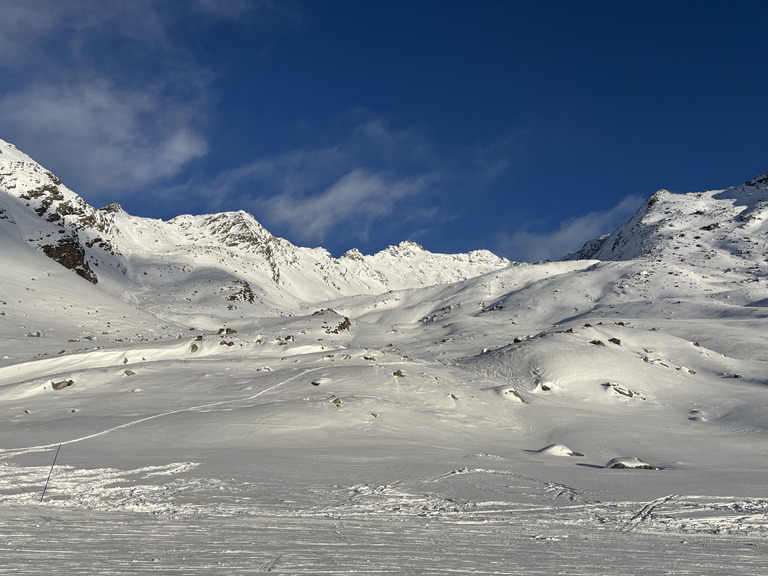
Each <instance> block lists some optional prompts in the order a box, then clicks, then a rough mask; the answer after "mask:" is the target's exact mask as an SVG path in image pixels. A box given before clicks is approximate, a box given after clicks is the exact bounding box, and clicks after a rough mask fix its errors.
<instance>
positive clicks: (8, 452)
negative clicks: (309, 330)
mask: <svg viewBox="0 0 768 576" xmlns="http://www.w3.org/2000/svg"><path fill="white" fill-rule="evenodd" d="M321 368H322V366H318V367H317V368H309V369H307V370H304V371H303V372H300V373H299V374H296V375H294V376H291V377H290V378H287V379H285V380H283V381H281V382H278V383H277V384H275V385H274V386H270V387H269V388H266V389H264V390H262V391H261V392H257V393H256V394H253V395H251V396H248V397H246V398H236V399H230V400H221V401H219V402H209V403H207V404H200V405H199V406H189V407H187V408H179V409H177V410H169V411H168V412H162V413H160V414H153V415H152V416H146V417H144V418H139V419H138V420H131V421H130V422H126V423H124V424H120V425H119V426H114V427H112V428H107V429H106V430H102V431H101V432H95V433H93V434H88V435H87V436H82V437H80V438H72V439H71V440H64V441H63V442H54V443H53V444H44V445H40V446H28V447H26V448H0V460H3V459H6V458H12V457H14V456H20V455H21V454H29V453H32V452H42V451H44V450H52V449H53V448H57V447H58V446H65V445H67V444H75V443H77V442H83V441H85V440H90V439H92V438H98V437H99V436H105V435H106V434H110V433H111V432H116V431H117V430H122V429H123V428H128V427H129V426H134V425H136V424H142V423H143V422H148V421H149V420H155V419H157V418H163V417H165V416H171V415H173V414H180V413H182V412H196V411H198V410H204V409H207V408H213V407H215V406H221V405H224V404H231V403H233V402H247V401H249V400H253V399H254V398H258V397H259V396H261V395H263V394H266V393H267V392H271V391H272V390H275V389H276V388H279V387H280V386H283V385H285V384H288V383H289V382H291V381H293V380H296V379H297V378H301V377H302V376H305V375H306V374H308V373H310V372H315V371H317V370H320V369H321Z"/></svg>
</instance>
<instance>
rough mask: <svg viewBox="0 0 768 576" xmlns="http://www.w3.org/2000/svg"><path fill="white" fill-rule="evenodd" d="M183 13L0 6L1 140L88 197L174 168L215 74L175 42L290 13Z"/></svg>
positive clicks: (192, 152) (229, 2)
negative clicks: (223, 25)
mask: <svg viewBox="0 0 768 576" xmlns="http://www.w3.org/2000/svg"><path fill="white" fill-rule="evenodd" d="M187 8H188V9H186V10H185V9H179V6H178V5H175V4H174V5H171V4H168V3H162V2H154V1H153V0H133V1H131V2H103V1H101V0H67V1H66V2H61V1H59V0H35V1H34V2H30V1H29V0H8V1H7V2H4V4H3V8H2V17H0V75H2V76H4V82H3V85H2V86H0V128H1V129H2V134H3V137H4V138H6V139H9V140H12V141H14V142H15V143H16V144H17V145H19V146H21V147H22V148H23V149H25V150H27V151H28V152H29V153H31V154H33V156H34V157H35V158H37V159H38V160H40V161H41V162H43V163H44V164H46V166H48V167H49V168H52V169H54V170H56V171H59V170H58V168H59V167H61V169H62V170H69V173H68V174H66V182H67V183H68V184H69V185H70V186H72V187H73V188H75V189H76V190H77V191H78V192H79V193H81V194H83V195H85V196H86V197H87V198H88V199H89V200H91V201H97V200H101V199H106V198H108V197H112V198H113V197H114V195H115V192H131V193H141V190H142V189H143V188H149V187H150V186H151V185H159V184H160V183H161V182H162V181H167V180H168V179H169V178H172V177H174V176H176V175H178V174H179V173H180V172H181V171H182V170H184V168H185V167H186V166H187V165H188V164H189V163H190V162H191V161H193V160H195V159H197V158H200V157H201V156H203V155H205V154H206V153H207V150H208V148H209V144H208V140H207V133H208V130H207V128H208V127H209V126H210V124H211V122H212V117H213V114H214V102H215V101H216V94H215V87H214V82H215V80H216V77H217V74H216V71H215V70H213V69H212V68H211V64H210V63H206V62H204V61H202V60H201V58H200V57H199V55H198V54H196V51H195V48H194V47H193V46H192V45H191V44H190V43H189V42H186V41H179V38H189V37H190V36H191V35H193V34H190V32H194V30H192V29H199V30H200V31H204V30H205V28H206V27H207V26H209V25H212V24H215V23H216V22H226V23H227V25H230V26H232V25H238V22H239V21H240V19H242V18H244V17H246V16H247V17H249V18H251V19H260V20H264V21H267V20H270V18H272V17H276V16H275V15H284V17H283V19H286V18H288V19H290V18H293V17H294V16H295V14H296V11H295V6H293V4H292V3H291V2H287V3H282V2H281V3H274V2H272V1H271V0H254V1H245V0H217V1H216V2H211V1H209V0H196V1H195V2H194V3H192V2H191V3H190V4H189V6H188V7H187ZM273 19H274V18H273ZM181 32H183V34H182V33H181ZM61 176H62V177H64V176H65V174H61Z"/></svg>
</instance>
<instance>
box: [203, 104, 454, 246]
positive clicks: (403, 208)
mask: <svg viewBox="0 0 768 576" xmlns="http://www.w3.org/2000/svg"><path fill="white" fill-rule="evenodd" d="M357 119H358V120H359V122H358V123H356V124H354V125H352V126H349V127H348V129H347V130H345V132H344V133H343V134H340V135H339V138H338V141H337V143H336V144H334V145H333V146H327V147H318V148H314V149H313V148H306V149H298V150H291V151H288V152H284V153H281V154H274V155H269V156H264V157H261V158H257V159H255V160H253V161H251V162H249V163H246V164H243V165H242V166H239V167H236V168H233V169H230V170H226V171H224V172H222V173H221V174H219V175H218V176H217V177H216V178H214V179H212V180H211V181H209V182H206V183H198V184H196V185H195V186H194V187H193V191H194V194H195V195H196V196H197V198H199V199H200V200H201V201H202V202H203V203H204V204H205V207H206V210H207V211H219V210H224V209H234V208H246V209H248V210H250V211H251V212H253V213H254V214H256V215H257V218H259V219H260V220H262V221H263V222H264V223H265V225H267V227H268V228H270V229H276V230H278V231H282V233H284V234H287V235H290V238H291V239H292V240H294V241H298V242H322V241H324V240H326V239H328V237H329V236H330V234H331V232H332V231H334V230H337V229H338V228H339V227H341V226H343V230H344V236H345V238H346V240H347V241H355V240H367V238H368V237H369V234H370V232H371V230H373V229H374V228H376V229H377V230H381V229H383V228H386V227H387V225H386V219H387V218H389V217H392V216H393V215H395V214H397V215H398V216H397V218H396V220H397V221H398V222H399V223H402V222H407V221H409V220H413V219H417V218H419V217H423V216H424V215H425V214H426V213H428V212H430V213H434V211H433V210H432V208H431V207H427V206H426V204H427V202H425V198H427V197H429V196H430V194H432V193H433V192H434V191H435V186H437V185H439V183H440V182H443V181H444V180H445V179H446V178H447V175H446V172H445V170H444V169H443V168H442V167H441V166H440V165H439V164H437V163H435V162H432V161H431V159H430V158H429V154H428V151H427V149H428V147H429V144H428V141H427V139H426V138H425V137H424V136H423V135H420V134H418V132H417V131H415V130H395V129H392V128H391V127H390V126H389V125H388V124H387V122H385V121H384V120H382V119H381V118H378V117H376V116H372V115H369V116H367V117H365V118H357ZM403 158H407V161H404V160H403Z"/></svg>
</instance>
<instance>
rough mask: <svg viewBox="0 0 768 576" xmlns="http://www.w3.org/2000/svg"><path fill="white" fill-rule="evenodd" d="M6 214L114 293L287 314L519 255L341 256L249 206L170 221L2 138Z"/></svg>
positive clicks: (16, 229) (475, 270) (458, 275)
mask: <svg viewBox="0 0 768 576" xmlns="http://www.w3.org/2000/svg"><path fill="white" fill-rule="evenodd" d="M0 218H2V219H4V220H5V221H7V222H8V223H10V224H13V226H12V227H11V228H9V233H12V234H15V235H16V236H17V237H19V238H22V239H24V240H25V241H26V242H27V243H29V244H30V245H31V246H34V247H35V248H38V249H40V250H42V251H43V252H44V253H45V254H47V255H48V256H50V257H51V258H53V259H55V260H56V261H58V262H59V263H61V264H62V265H64V266H66V267H68V268H70V269H72V270H74V271H75V272H77V273H78V274H79V275H80V276H82V277H83V278H85V279H87V280H89V281H91V282H93V283H99V282H101V283H102V285H103V286H104V287H105V288H106V289H107V290H108V291H110V292H112V293H115V294H120V293H130V294H131V295H132V296H131V297H140V296H141V295H143V296H144V297H145V298H146V299H147V300H148V301H149V302H153V301H154V300H155V299H156V298H157V296H158V294H159V295H162V294H163V293H165V292H167V291H168V290H169V289H173V290H174V292H175V293H176V294H177V295H178V296H179V299H178V300H179V302H178V304H179V305H178V306H177V308H176V311H175V312H174V313H175V314H189V313H191V312H192V310H193V308H194V309H198V310H199V309H200V307H201V305H205V306H213V309H214V310H216V311H219V310H218V309H219V308H222V309H225V308H226V307H227V306H232V305H233V304H231V303H232V302H236V303H237V304H236V305H238V306H241V307H243V306H245V307H248V305H249V304H250V305H253V306H255V307H256V309H257V310H258V311H259V312H261V313H270V314H278V313H285V312H290V310H292V309H294V308H296V307H299V308H300V307H301V306H302V305H303V304H305V303H309V302H312V303H316V302H322V301H324V300H329V299H333V298H336V297H338V296H340V295H343V296H348V295H352V294H361V293H365V294H368V293H381V292H386V291H387V290H392V289H401V288H407V287H417V286H427V285H432V284H436V283H450V282H456V281H460V280H465V279H467V278H471V277H473V276H477V275H479V274H482V273H485V272H488V271H491V270H497V269H502V268H504V267H505V266H507V265H508V264H509V263H508V262H507V261H506V260H504V259H503V258H499V257H497V256H495V255H493V254H491V253H490V252H487V251H476V252H471V253H469V254H458V255H446V254H432V253H430V252H428V251H426V250H424V249H423V248H421V247H420V246H418V245H417V244H415V243H412V242H403V243H401V244H400V245H398V246H390V247H389V248H387V249H386V250H384V251H382V252H380V253H378V254H374V255H367V256H363V255H362V254H360V253H359V252H358V251H356V250H351V251H350V252H348V253H346V254H345V255H343V256H342V257H341V258H333V257H332V256H331V255H330V254H329V253H328V251H326V250H324V249H322V248H315V249H311V248H301V247H296V246H294V245H292V244H291V243H290V242H288V241H287V240H284V239H282V238H276V237H275V236H273V235H272V234H270V233H269V232H268V231H267V230H265V229H264V228H263V227H262V226H261V224H259V223H258V222H257V221H256V220H255V219H254V217H253V216H251V215H250V214H247V213H245V212H242V211H240V212H230V213H221V214H211V215H202V216H190V215H183V216H179V217H177V218H174V219H172V220H171V221H169V222H163V221H160V220H153V219H148V218H138V217H135V216H131V215H130V214H128V213H126V212H125V211H124V210H123V209H122V208H121V207H120V205H119V204H116V203H115V204H110V205H108V206H106V207H104V208H102V209H98V210H97V209H95V208H93V207H92V206H89V205H88V204H87V203H86V202H84V201H83V200H82V198H80V197H79V196H77V195H76V194H75V193H74V192H72V191H71V190H69V189H68V188H67V187H66V186H65V185H64V184H62V183H61V182H60V181H59V180H58V178H56V177H55V176H54V175H53V174H52V173H51V172H49V171H47V170H45V169H44V168H43V167H41V166H40V165H39V164H37V163H36V162H34V161H33V160H32V159H31V158H29V157H28V156H26V155H25V154H23V153H22V152H20V151H18V150H17V149H16V148H15V147H13V146H12V145H11V144H8V143H7V142H4V141H1V140H0ZM137 295H138V296H137ZM185 302H190V303H191V304H190V305H189V306H184V303H185Z"/></svg>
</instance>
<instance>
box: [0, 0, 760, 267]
mask: <svg viewBox="0 0 768 576" xmlns="http://www.w3.org/2000/svg"><path fill="white" fill-rule="evenodd" d="M12 4H15V2H12ZM21 4H23V3H19V4H18V5H19V6H20V5H21ZM39 4H40V7H41V9H42V7H44V5H46V4H47V3H46V2H42V1H41V2H39ZM73 4H74V5H78V4H79V3H78V2H74V3H73ZM81 4H82V6H81V7H82V11H83V12H78V11H77V10H76V9H72V10H71V11H69V12H67V13H66V14H63V15H59V18H60V24H61V25H60V26H59V28H57V30H58V36H57V39H56V40H57V41H56V42H51V38H50V37H48V36H43V35H42V34H41V38H44V39H45V40H44V42H43V44H42V45H43V46H44V48H43V49H37V50H31V49H30V50H28V51H26V52H24V51H23V50H21V49H20V48H19V46H18V45H17V46H15V49H16V50H17V52H19V53H21V55H22V58H24V59H26V60H27V61H28V66H19V65H18V62H19V58H15V60H14V61H15V64H14V63H12V62H11V61H10V58H8V59H7V60H6V61H5V62H4V61H3V60H2V59H0V72H4V73H5V74H6V75H7V77H9V78H12V79H13V81H14V84H13V85H10V84H6V85H5V86H4V87H3V88H2V89H0V90H2V91H1V92H0V138H4V139H6V140H9V141H11V142H14V143H16V144H17V145H18V146H19V147H20V148H22V149H23V150H25V151H26V152H28V153H29V154H31V155H32V156H33V157H35V158H37V159H38V160H39V161H41V162H42V163H43V164H45V165H47V166H48V167H50V168H51V169H52V170H54V171H55V172H56V173H57V174H58V175H59V176H60V177H61V178H62V179H63V180H64V182H65V183H67V184H68V185H69V186H70V187H71V188H72V189H74V190H75V191H76V192H78V193H80V194H81V195H83V196H84V197H85V198H86V200H88V201H89V202H91V203H93V204H96V205H101V204H106V203H107V202H109V201H112V200H119V201H120V202H121V203H122V204H123V205H124V206H125V208H126V209H127V210H128V211H129V212H131V213H135V214H137V215H142V216H152V217H159V218H163V219H167V218H170V217H173V216H174V215H177V214H179V213H183V212H193V213H200V212H210V211H219V210H236V209H241V208H242V209H245V210H248V211H250V212H252V213H253V214H254V215H255V216H256V218H257V219H258V220H260V221H261V222H262V223H263V224H264V225H265V226H266V227H267V228H268V229H269V230H270V231H272V232H273V233H275V234H277V235H280V236H283V237H286V238H287V239H289V240H291V241H292V242H294V243H296V244H300V245H313V246H314V245H322V246H324V247H326V248H328V249H330V250H331V252H332V253H333V254H334V255H339V254H341V253H342V252H344V251H345V250H347V249H349V248H351V247H353V246H356V247H359V248H360V249H361V250H362V251H363V252H374V251H377V250H381V249H383V248H385V247H386V246H387V245H388V244H393V243H397V242H399V241H400V240H403V239H413V240H415V241H417V242H420V243H421V244H422V245H424V247H425V248H427V249H429V250H432V251H439V252H454V251H467V250H471V249H478V248H487V249H490V250H493V251H496V252H497V253H500V254H502V255H505V256H507V257H510V258H513V259H519V260H535V259H540V258H557V257H560V256H562V255H563V254H565V253H566V252H568V251H570V250H574V249H577V248H579V247H580V245H581V243H583V242H584V241H585V240H588V239H589V238H591V237H593V236H594V235H596V234H599V233H604V232H609V231H610V230H611V229H612V228H613V227H615V226H616V225H618V224H619V223H620V222H621V221H623V220H624V219H626V218H627V217H629V216H630V215H631V213H632V212H633V211H634V210H635V209H637V207H639V204H640V202H641V201H642V199H644V198H645V197H647V196H648V195H650V194H651V193H653V192H654V191H655V190H657V189H658V188H662V187H663V188H667V189H670V190H672V191H693V190H702V189H712V188H720V187H725V186H729V185H733V184H737V183H739V182H742V181H744V180H747V179H749V178H751V177H753V176H755V175H756V174H758V173H761V172H765V171H766V170H768V155H767V154H766V143H765V142H766V139H765V134H766V128H767V127H768V106H767V105H766V104H765V95H766V93H768V74H766V72H765V71H766V70H768V43H766V42H765V30H764V28H765V22H766V21H768V3H765V2H748V1H743V2H742V1H740V2H707V1H696V2H694V1H678V2H645V1H644V2H629V1H628V2H615V1H611V2H607V1H606V2H575V1H546V0H545V1H537V2H515V1H490V0H486V1H479V2H469V1H462V2H459V1H452V0H442V1H438V0H434V1H426V0H421V1H413V0H411V1H400V0H382V1H375V0H369V1H364V2H363V1H351V0H349V1H342V0H312V1H309V0H307V1H294V2H285V3H275V4H276V6H277V8H274V7H273V8H270V7H268V6H260V7H258V8H256V9H254V8H253V6H257V5H259V3H257V2H242V1H240V0H231V2H229V3H226V2H225V3H224V4H218V6H227V7H228V8H227V10H226V11H225V12H223V13H221V12H219V9H218V8H216V9H214V8H212V7H211V6H213V4H210V3H208V2H204V1H202V0H201V1H200V2H199V3H198V4H195V7H194V8H192V9H190V8H189V6H191V5H192V4H194V3H189V2H187V3H185V2H171V3H168V4H165V5H164V6H163V8H162V9H159V8H156V7H153V3H151V2H139V3H138V4H140V5H142V8H143V11H140V10H133V11H129V13H127V14H126V13H123V14H121V15H120V18H119V19H118V18H117V17H114V15H110V12H109V10H110V8H109V5H110V3H106V4H107V8H100V9H96V8H94V6H97V4H94V3H92V2H88V1H85V0H83V2H82V3H81ZM115 6H117V4H115ZM185 7H187V8H186V9H185ZM85 14H88V21H89V22H92V24H91V25H89V26H87V27H86V26H82V25H79V24H78V22H82V20H78V18H81V19H82V18H84V17H85V16H84V15H85ZM0 32H1V31H0ZM32 41H37V42H38V45H40V44H39V42H40V38H35V37H34V35H31V36H29V42H32ZM22 43H23V41H22V40H19V41H18V44H22ZM46 43H47V44H46ZM62 47H63V49H62ZM0 48H2V43H0ZM36 70H37V71H38V72H37V73H36V72H35V71H36ZM46 71H50V73H49V74H48V76H47V77H53V78H54V79H57V80H58V81H59V84H58V86H59V87H58V88H57V89H58V90H64V91H65V92H66V90H68V88H66V87H65V88H61V85H62V83H63V84H65V85H66V84H67V83H71V84H72V88H71V90H72V91H73V95H72V100H73V103H72V104H71V107H72V108H73V109H75V110H80V109H81V108H82V109H83V112H84V116H85V117H91V116H92V115H93V114H91V115H90V116H88V112H92V113H96V114H99V115H104V118H105V119H106V120H105V121H106V123H107V124H108V125H109V122H110V121H111V120H113V121H114V122H113V123H114V124H115V125H116V126H117V127H116V128H115V129H114V130H112V131H108V130H107V129H105V128H103V127H99V128H98V129H97V128H93V127H91V128H88V129H86V128H82V135H80V136H78V137H76V138H74V140H75V141H76V142H77V143H78V146H79V148H80V150H79V153H78V154H75V153H74V152H71V151H70V152H69V153H66V152H65V151H63V150H62V148H63V147H64V148H66V147H67V144H66V143H65V142H67V141H68V140H69V138H70V134H71V133H72V132H73V131H75V132H76V131H77V130H79V128H78V127H77V125H76V124H73V123H71V122H70V123H66V122H63V123H62V124H61V125H60V126H59V124H58V123H57V122H56V121H54V122H48V123H47V124H46V123H43V122H42V121H41V122H36V121H35V119H36V118H38V117H39V116H40V109H41V108H40V107H41V106H43V105H44V104H45V103H46V102H48V101H47V100H45V99H44V98H41V99H40V100H41V104H40V106H38V107H37V108H35V109H34V110H32V111H31V112H29V113H28V114H26V115H21V116H22V117H23V118H26V119H27V121H26V122H22V121H21V120H20V119H19V118H18V115H14V114H13V113H12V110H11V107H12V105H13V104H15V105H16V106H17V107H18V106H19V105H20V104H19V102H21V101H22V99H21V95H24V94H27V95H29V94H38V93H39V90H41V89H44V87H45V80H44V78H45V77H46V76H44V73H45V72H46ZM73 79H76V80H73ZM88 85H96V86H100V87H101V88H100V90H101V91H100V92H99V94H100V96H106V98H105V100H104V103H101V104H100V103H89V104H87V105H84V104H80V103H81V102H83V98H82V97H81V98H80V100H78V96H82V94H83V93H84V92H86V91H87V89H86V88H85V87H86V86H88ZM35 91H38V92H35ZM78 91H79V92H78ZM142 93H144V94H148V96H147V99H148V101H147V102H142V104H141V106H139V105H137V104H136V103H137V101H141V100H142V99H141V98H137V97H136V95H138V94H142ZM110 97H111V98H112V100H114V101H115V102H116V103H117V104H116V107H117V108H119V110H120V111H121V112H120V114H118V112H115V109H110V105H115V102H113V104H110ZM27 100H29V97H27ZM60 100H61V98H60V99H59V101H60ZM85 100H86V101H88V102H91V101H90V100H87V99H85ZM94 100H96V99H95V98H94ZM98 102H101V101H98ZM133 106H136V107H133ZM49 107H50V108H55V109H54V110H53V111H52V112H51V114H56V113H58V114H67V113H68V114H70V116H71V115H72V110H71V109H67V108H66V107H63V109H62V110H58V108H59V105H56V106H53V105H49ZM126 118H128V120H126ZM110 119H111V120H110ZM120 119H122V120H124V123H125V124H126V127H125V128H124V129H125V130H126V131H131V134H132V136H131V138H124V139H122V140H121V139H120V137H119V130H120V129H121V128H120V126H121V122H120V121H119V120H120ZM87 123H88V122H87V121H85V124H87ZM65 128H66V130H65ZM171 133H174V134H175V133H178V134H179V138H178V142H183V143H184V145H183V146H182V147H181V151H180V152H178V153H176V154H172V155H171V156H170V158H171V160H170V161H169V163H166V164H165V165H162V164H161V163H159V164H158V165H157V166H154V167H153V169H152V170H144V171H139V170H138V168H125V173H124V174H123V175H122V176H120V177H117V178H115V179H114V180H109V179H108V178H106V177H105V176H104V175H105V174H107V173H108V170H109V169H110V168H111V169H112V170H113V171H115V170H117V171H121V170H123V168H124V167H123V166H121V165H120V161H119V157H120V154H121V153H124V154H128V155H131V153H132V151H133V148H131V147H132V146H133V147H134V148H135V149H136V150H137V151H138V154H137V156H136V157H137V158H144V157H147V158H149V157H151V155H152V151H153V150H161V149H163V150H165V149H166V148H163V146H165V144H166V143H164V142H165V140H164V139H168V134H171ZM190 143H193V144H194V146H193V145H192V144H190ZM89 146H92V147H93V149H92V150H91V149H89ZM110 146H111V147H112V148H110ZM70 147H71V146H70ZM112 149H114V154H112V155H110V156H109V157H108V159H107V160H104V159H100V155H101V156H103V155H104V152H105V151H107V152H110V151H112ZM126 160H127V161H130V158H126ZM99 162H102V163H101V164H99ZM91 172H93V174H91ZM357 190H359V193H358V192H357ZM390 190H392V192H391V193H390V192H389V191H390ZM302 208H305V211H304V212H303V213H302V211H301V210H302ZM308 211H309V212H312V214H313V216H314V219H313V220H309V219H308V217H307V216H306V214H307V212H308Z"/></svg>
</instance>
